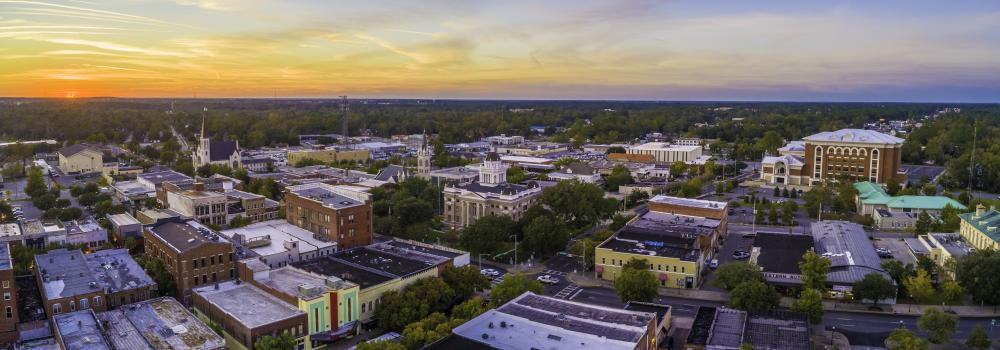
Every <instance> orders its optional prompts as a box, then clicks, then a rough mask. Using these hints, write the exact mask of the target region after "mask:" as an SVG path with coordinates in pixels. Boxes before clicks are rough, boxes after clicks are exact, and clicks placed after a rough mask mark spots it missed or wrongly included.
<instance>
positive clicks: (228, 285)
mask: <svg viewBox="0 0 1000 350" xmlns="http://www.w3.org/2000/svg"><path fill="white" fill-rule="evenodd" d="M193 292H194V293H196V294H198V295H200V296H202V297H203V298H205V300H207V301H208V302H209V303H211V304H212V305H214V306H215V307H217V308H219V309H220V310H222V311H223V312H225V313H226V314H228V315H230V316H232V318H233V319H234V320H236V322H239V323H240V324H242V325H244V326H245V327H247V328H251V329H253V328H257V327H260V326H264V325H268V324H272V323H275V322H278V321H281V320H286V319H289V318H293V317H296V316H300V315H305V313H304V312H302V311H301V310H299V309H298V308H296V307H295V306H292V305H291V304H288V303H286V302H284V301H282V300H281V299H278V298H277V297H274V296H272V295H270V294H268V293H267V292H265V291H263V290H260V288H257V287H254V286H253V285H251V284H249V283H239V284H237V281H229V282H223V283H219V284H218V289H215V286H214V285H211V286H204V287H201V288H195V289H194V290H193Z"/></svg>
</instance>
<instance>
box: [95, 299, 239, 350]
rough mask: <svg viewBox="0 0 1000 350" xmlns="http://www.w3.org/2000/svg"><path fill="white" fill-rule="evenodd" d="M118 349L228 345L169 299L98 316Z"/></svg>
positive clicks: (196, 349)
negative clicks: (106, 326)
mask: <svg viewBox="0 0 1000 350" xmlns="http://www.w3.org/2000/svg"><path fill="white" fill-rule="evenodd" d="M97 318H98V319H100V320H101V321H103V322H105V324H106V325H108V327H109V329H108V330H106V331H107V335H108V338H109V339H110V340H111V343H112V344H114V346H115V348H118V349H190V350H213V349H224V348H225V346H226V342H225V340H224V339H222V337H220V336H219V335H218V334H216V333H215V331H213V330H212V329H211V328H209V327H208V326H207V325H205V323H203V322H202V321H201V320H199V319H198V318H197V317H195V316H194V315H193V314H191V312H189V311H188V310H187V309H186V308H184V306H183V305H181V304H180V303H179V302H177V300H175V299H173V298H168V297H161V298H156V299H150V300H146V301H142V302H138V303H134V304H128V305H124V306H122V307H121V308H119V309H117V310H112V311H107V312H102V313H100V314H97Z"/></svg>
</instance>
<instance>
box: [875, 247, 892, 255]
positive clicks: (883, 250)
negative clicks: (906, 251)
mask: <svg viewBox="0 0 1000 350" xmlns="http://www.w3.org/2000/svg"><path fill="white" fill-rule="evenodd" d="M875 252H877V253H878V257H880V258H891V257H892V251H891V250H889V248H884V247H882V248H878V249H875Z"/></svg>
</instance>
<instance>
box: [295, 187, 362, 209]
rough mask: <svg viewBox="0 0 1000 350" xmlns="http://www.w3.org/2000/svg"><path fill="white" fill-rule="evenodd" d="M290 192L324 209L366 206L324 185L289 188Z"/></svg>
mask: <svg viewBox="0 0 1000 350" xmlns="http://www.w3.org/2000/svg"><path fill="white" fill-rule="evenodd" d="M288 191H289V192H291V193H294V194H295V195H298V196H299V197H303V198H308V199H311V200H314V201H317V202H320V203H322V204H323V206H324V207H328V208H333V209H344V208H351V207H356V206H360V205H363V204H364V203H363V202H361V201H359V200H358V199H356V198H351V197H348V196H345V195H343V194H342V193H337V192H338V191H336V190H335V189H334V186H330V185H327V184H322V183H313V184H305V185H298V186H292V187H289V188H288Z"/></svg>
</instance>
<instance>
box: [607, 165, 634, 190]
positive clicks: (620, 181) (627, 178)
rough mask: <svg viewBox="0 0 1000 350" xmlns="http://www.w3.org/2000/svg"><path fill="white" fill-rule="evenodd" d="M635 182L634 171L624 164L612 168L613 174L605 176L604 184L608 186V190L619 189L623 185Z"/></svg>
mask: <svg viewBox="0 0 1000 350" xmlns="http://www.w3.org/2000/svg"><path fill="white" fill-rule="evenodd" d="M632 182H634V180H633V179H632V172H631V171H629V170H628V168H626V167H625V166H624V165H616V166H615V167H614V168H612V169H611V175H608V176H607V177H606V178H604V184H605V185H607V186H608V191H618V187H619V186H621V185H628V184H631V183H632Z"/></svg>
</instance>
